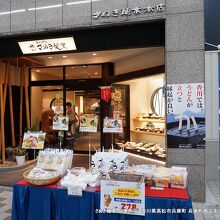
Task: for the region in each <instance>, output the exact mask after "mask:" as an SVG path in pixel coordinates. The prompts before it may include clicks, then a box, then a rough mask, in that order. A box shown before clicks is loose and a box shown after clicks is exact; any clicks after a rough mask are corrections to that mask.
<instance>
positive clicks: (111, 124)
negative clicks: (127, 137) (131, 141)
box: [103, 118, 123, 133]
mask: <svg viewBox="0 0 220 220" xmlns="http://www.w3.org/2000/svg"><path fill="white" fill-rule="evenodd" d="M103 133H123V125H122V120H121V119H113V118H105V119H104V121H103Z"/></svg>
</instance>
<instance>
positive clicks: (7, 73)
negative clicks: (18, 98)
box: [3, 62, 10, 115]
mask: <svg viewBox="0 0 220 220" xmlns="http://www.w3.org/2000/svg"><path fill="white" fill-rule="evenodd" d="M9 72H10V63H9V62H7V63H6V66H5V85H4V96H3V109H4V115H5V105H6V98H7V91H8V89H7V88H8V81H9Z"/></svg>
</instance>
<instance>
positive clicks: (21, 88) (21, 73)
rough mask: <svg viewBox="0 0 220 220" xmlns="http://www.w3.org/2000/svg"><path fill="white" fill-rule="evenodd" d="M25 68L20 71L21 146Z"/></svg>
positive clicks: (20, 139) (22, 67)
mask: <svg viewBox="0 0 220 220" xmlns="http://www.w3.org/2000/svg"><path fill="white" fill-rule="evenodd" d="M23 71H24V66H21V69H20V117H19V144H20V145H21V144H22V136H23V121H22V120H23V91H24V77H23V76H24V72H23Z"/></svg>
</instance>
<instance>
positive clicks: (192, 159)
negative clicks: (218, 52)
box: [0, 0, 210, 201]
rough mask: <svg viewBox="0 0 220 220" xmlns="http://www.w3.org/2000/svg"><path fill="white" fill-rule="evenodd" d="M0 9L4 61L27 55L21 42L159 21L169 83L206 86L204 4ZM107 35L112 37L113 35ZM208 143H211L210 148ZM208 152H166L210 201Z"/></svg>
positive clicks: (122, 2) (198, 196) (152, 1)
mask: <svg viewBox="0 0 220 220" xmlns="http://www.w3.org/2000/svg"><path fill="white" fill-rule="evenodd" d="M0 8H1V10H2V12H1V13H0V16H1V20H2V19H3V20H2V21H3V22H1V24H0V34H1V38H2V39H0V47H1V48H3V49H1V52H0V55H1V57H16V56H21V55H22V53H21V51H20V50H19V47H18V45H17V41H18V39H23V40H24V39H26V40H29V39H34V38H35V39H42V38H43V36H44V37H45V36H46V37H47V38H49V37H50V36H55V35H56V33H57V32H58V33H59V35H67V34H66V33H67V32H68V31H70V30H71V31H73V33H74V31H78V32H79V33H83V31H88V33H89V30H98V29H101V28H105V30H108V28H109V30H110V29H112V28H114V27H119V29H120V27H121V26H126V27H127V28H128V30H129V25H131V26H132V25H140V24H149V29H148V30H147V31H148V32H151V31H152V30H153V26H154V24H155V25H156V24H157V26H158V23H162V24H164V27H165V74H166V84H184V83H185V84H189V83H205V55H204V2H203V0H197V1H194V0H188V1H182V0H181V1H176V0H166V1H165V0H149V1H142V0H139V1H134V0H128V1H127V0H119V1H114V0H110V1H102V0H101V1H97V0H93V1H86V0H85V1H84V0H82V1H67V0H65V1H64V0H56V1H54V0H53V1H52V0H51V1H46V0H42V1H39V0H33V1H29V0H23V1H20V0H16V1H12V2H11V3H10V1H7V0H6V1H2V2H1V3H0ZM3 9H4V11H3ZM10 11H11V13H10ZM7 12H9V13H7ZM150 27H151V28H150ZM162 27H163V25H162ZM134 29H135V28H134ZM134 29H133V30H134ZM134 33H135V32H134V31H133V32H132V34H134ZM154 33H155V34H156V31H155V32H154ZM108 34H109V39H111V34H110V32H109V33H108ZM127 34H128V35H129V32H127ZM81 36H82V37H85V35H84V36H83V35H81ZM94 36H95V35H94ZM124 37H126V36H125V35H124ZM6 38H7V39H6ZM8 39H13V41H14V44H13V43H9V40H8ZM90 40H91V42H92V39H90ZM90 40H89V41H90ZM101 40H102V39H101V38H100V41H101ZM149 40H150V39H149ZM158 41H159V39H158ZM114 42H116V41H114ZM148 42H149V41H148ZM152 42H153V41H152ZM109 44H110V45H109V47H110V46H112V44H113V43H112V42H111V41H110V43H109ZM161 44H163V43H161ZM15 45H16V46H15ZM88 45H89V43H87V45H85V47H81V52H82V51H88V50H89V49H88V47H89V46H88ZM136 46H137V47H138V46H140V45H136ZM125 47H127V45H126V39H125ZM92 49H93V50H98V49H99V48H98V47H97V45H90V51H92ZM109 49H110V48H109ZM112 49H114V48H112ZM207 127H208V125H207ZM209 145H210V143H209V141H207V142H206V149H207V148H208V147H209ZM206 149H204V148H203V149H180V148H169V146H168V148H167V161H166V162H167V166H172V165H180V166H181V165H183V166H186V167H187V169H188V171H189V188H190V192H191V194H192V198H193V200H194V201H205V155H206Z"/></svg>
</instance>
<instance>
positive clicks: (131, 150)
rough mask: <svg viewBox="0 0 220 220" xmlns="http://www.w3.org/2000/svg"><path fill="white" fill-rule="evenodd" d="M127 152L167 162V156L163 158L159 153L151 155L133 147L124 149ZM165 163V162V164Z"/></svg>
mask: <svg viewBox="0 0 220 220" xmlns="http://www.w3.org/2000/svg"><path fill="white" fill-rule="evenodd" d="M115 149H117V150H121V148H120V147H117V146H115ZM124 151H125V152H128V153H130V154H133V155H134V156H136V155H137V156H141V157H143V158H146V159H153V160H157V161H158V162H166V157H164V158H162V157H158V156H157V155H150V154H147V153H143V152H138V151H137V150H133V149H126V148H125V149H124ZM164 165H165V164H164Z"/></svg>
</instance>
